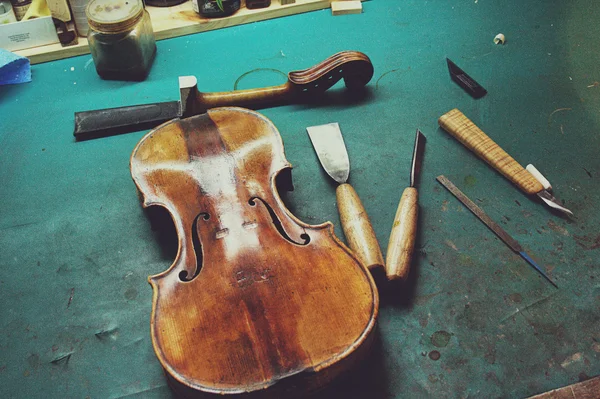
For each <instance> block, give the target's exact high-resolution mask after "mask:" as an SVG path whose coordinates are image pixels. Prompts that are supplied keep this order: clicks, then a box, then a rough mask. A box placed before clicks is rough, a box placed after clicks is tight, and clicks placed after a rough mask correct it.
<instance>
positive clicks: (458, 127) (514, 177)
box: [438, 109, 573, 215]
mask: <svg viewBox="0 0 600 399" xmlns="http://www.w3.org/2000/svg"><path fill="white" fill-rule="evenodd" d="M438 123H439V125H440V126H441V127H442V128H443V129H444V130H445V131H447V132H448V133H450V135H452V136H453V137H454V138H455V139H457V140H458V141H460V142H461V143H462V144H463V145H464V146H465V147H467V148H468V149H469V150H471V151H472V152H474V153H475V155H477V156H478V157H480V158H481V159H483V160H484V161H485V162H487V163H488V164H489V165H490V166H492V167H493V168H494V169H496V170H497V171H498V172H500V173H501V174H502V175H504V177H506V178H507V179H508V180H510V181H511V182H512V183H513V184H515V185H516V186H517V187H519V188H520V189H521V190H522V191H523V192H524V193H526V194H529V195H532V194H537V196H538V197H540V198H541V199H542V200H543V201H544V203H546V204H547V205H548V206H550V207H551V208H553V209H556V210H559V211H561V212H564V213H566V214H568V215H573V212H571V211H570V210H568V209H567V208H565V207H564V206H563V205H562V204H561V203H560V201H559V200H557V199H556V198H554V196H553V195H552V193H551V191H550V190H551V186H550V185H549V184H545V183H547V181H546V180H545V179H543V180H542V178H541V177H538V178H536V176H535V175H534V174H532V173H530V171H529V170H532V169H531V168H530V167H528V169H529V170H526V169H525V168H523V167H522V166H521V165H520V164H519V163H518V162H517V161H515V160H514V159H513V158H512V157H511V156H510V155H508V154H507V153H506V152H505V151H504V150H503V149H502V148H500V146H499V145H498V144H496V143H495V142H494V141H493V140H492V139H491V138H489V137H488V136H487V135H486V134H485V133H484V132H483V131H482V130H481V129H479V128H478V127H477V126H476V125H475V124H474V123H473V122H472V121H471V120H470V119H469V118H467V117H466V116H465V115H464V114H463V113H462V112H460V111H459V110H458V109H453V110H452V111H450V112H448V113H446V114H444V115H442V116H441V117H440V118H439V120H438ZM533 170H535V169H533ZM540 180H542V181H540ZM544 182H545V183H544Z"/></svg>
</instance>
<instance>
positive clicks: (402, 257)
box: [385, 187, 419, 280]
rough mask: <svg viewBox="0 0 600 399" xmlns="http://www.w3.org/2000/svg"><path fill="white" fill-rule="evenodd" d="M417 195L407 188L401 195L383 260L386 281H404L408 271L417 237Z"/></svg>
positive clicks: (414, 189)
mask: <svg viewBox="0 0 600 399" xmlns="http://www.w3.org/2000/svg"><path fill="white" fill-rule="evenodd" d="M418 200H419V193H418V192H417V189H416V188H414V187H408V188H406V189H405V190H404V192H403V193H402V198H400V203H399V204H398V210H397V211H396V217H394V224H393V225H392V232H391V234H390V241H389V243H388V249H387V254H386V258H385V274H386V276H387V278H388V280H406V279H407V277H408V272H409V271H410V263H411V261H412V256H413V252H414V249H415V239H416V236H417V219H418V214H419V204H418Z"/></svg>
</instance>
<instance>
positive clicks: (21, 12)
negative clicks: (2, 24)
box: [11, 0, 31, 21]
mask: <svg viewBox="0 0 600 399" xmlns="http://www.w3.org/2000/svg"><path fill="white" fill-rule="evenodd" d="M11 3H12V9H13V12H14V13H15V16H16V17H17V21H20V20H21V19H23V17H24V16H25V13H27V10H28V9H29V6H30V5H31V0H11Z"/></svg>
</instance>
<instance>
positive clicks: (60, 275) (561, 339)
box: [0, 0, 600, 398]
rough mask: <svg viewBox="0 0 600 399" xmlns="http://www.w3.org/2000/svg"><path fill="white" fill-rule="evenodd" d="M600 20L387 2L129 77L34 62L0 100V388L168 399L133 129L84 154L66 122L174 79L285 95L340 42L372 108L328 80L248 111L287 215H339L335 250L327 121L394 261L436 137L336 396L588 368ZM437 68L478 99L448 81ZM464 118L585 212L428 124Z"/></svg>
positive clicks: (591, 7) (564, 375)
mask: <svg viewBox="0 0 600 399" xmlns="http://www.w3.org/2000/svg"><path fill="white" fill-rule="evenodd" d="M550 3H551V4H550ZM598 20H600V8H599V7H598V5H597V4H596V1H595V0H577V1H570V2H558V1H555V2H546V1H514V0H511V1H504V2H492V1H488V0H481V1H467V0H465V1H456V0H454V1H446V2H434V1H429V2H426V1H421V0H419V1H417V0H404V1H391V0H390V1H384V0H378V1H372V2H367V3H364V13H363V14H362V15H348V16H341V17H332V16H331V15H330V11H329V10H324V11H318V12H311V13H307V14H303V15H297V16H292V17H286V18H281V19H277V20H272V21H266V22H260V23H256V24H251V25H245V26H239V27H235V28H227V29H223V30H219V31H213V32H207V33H202V34H197V35H191V36H184V37H180V38H176V39H171V40H164V41H160V42H158V44H157V45H158V53H157V58H156V60H155V62H154V66H153V68H152V70H151V73H150V76H149V77H148V79H147V80H146V81H145V82H140V83H131V82H114V81H112V82H111V81H102V80H100V79H99V78H98V76H97V75H96V72H95V70H94V66H93V63H92V61H91V57H90V56H89V55H86V56H80V57H76V58H71V59H66V60H62V61H56V62H51V63H46V64H41V65H35V66H33V67H32V71H33V82H31V83H28V84H24V85H18V86H10V87H6V86H5V87H1V88H0V102H1V106H0V107H1V109H2V122H1V124H0V204H1V209H2V210H1V211H0V303H1V304H2V306H0V397H3V398H10V397H28V398H33V397H44V398H46V397H56V398H84V397H91V398H121V397H128V398H135V397H139V398H169V397H170V396H171V393H170V391H169V388H168V387H167V386H166V382H165V379H164V377H163V374H162V371H161V367H160V365H159V363H158V361H157V359H156V357H155V356H154V353H153V349H152V345H151V342H150V335H149V317H150V310H151V295H152V292H151V288H150V286H149V285H148V283H147V276H148V275H151V274H156V273H159V272H161V271H163V270H165V269H166V268H168V266H169V265H170V263H171V262H172V260H173V256H174V253H173V250H172V248H171V247H169V245H167V244H165V243H164V242H163V240H162V238H161V236H160V234H158V233H157V232H155V231H152V230H151V227H150V224H149V221H148V219H147V218H146V216H145V215H144V213H143V211H142V208H141V207H140V204H139V202H138V198H137V195H136V190H135V187H134V185H133V182H132V180H131V177H130V172H129V163H128V162H129V156H130V154H131V151H132V150H133V148H134V146H135V144H136V143H137V142H138V141H139V140H140V138H141V137H142V136H143V135H144V134H145V133H146V132H138V133H133V134H127V135H122V136H114V137H110V138H104V139H99V140H92V141H87V142H81V143H76V142H74V140H73V137H72V130H73V112H74V111H81V110H88V109H98V108H106V107H117V106H124V105H132V104H140V103H148V102H157V101H169V100H176V99H177V98H178V89H177V76H180V75H196V76H197V77H198V82H199V88H200V90H202V91H223V90H231V89H233V87H234V82H236V81H237V88H250V87H257V86H262V85H265V84H280V83H282V82H283V81H284V79H285V78H284V74H285V73H287V72H289V71H292V70H298V69H303V68H306V67H309V66H312V65H313V64H315V63H316V62H319V61H321V60H323V59H325V58H326V57H328V56H329V55H331V54H333V53H335V52H337V51H341V50H358V51H363V52H364V53H366V54H367V55H369V57H370V58H371V60H372V62H373V64H374V66H375V75H374V77H373V80H372V81H371V82H370V84H369V86H368V92H367V95H366V96H365V97H364V98H362V99H361V100H359V101H355V100H353V101H350V100H348V99H347V98H346V97H345V96H344V93H345V91H344V88H343V85H342V84H341V83H340V84H338V86H336V87H335V88H334V90H333V91H332V93H330V95H329V96H328V97H327V98H326V99H324V100H323V101H320V102H319V103H318V104H314V105H312V106H301V105H290V106H284V107H278V108H270V109H265V110H263V111H261V112H262V113H263V114H264V115H266V116H267V117H268V118H270V119H271V120H272V121H273V122H274V123H275V125H276V126H277V127H278V129H279V131H280V132H281V135H282V137H283V141H284V144H285V148H286V155H287V158H288V160H289V161H290V162H291V163H292V165H293V166H294V170H293V177H294V183H295V191H293V192H291V193H289V194H288V195H286V196H285V200H286V202H287V204H288V206H289V208H290V209H291V210H292V212H293V213H294V214H295V215H297V216H298V217H299V218H300V219H301V220H303V221H305V222H308V223H312V224H318V223H321V222H324V221H326V220H330V221H332V222H333V223H334V224H335V230H336V233H337V234H338V236H340V237H343V236H342V232H341V229H340V227H339V218H338V215H337V209H336V203H335V185H334V184H332V182H331V181H330V180H328V178H327V176H326V175H325V173H324V172H323V171H322V170H321V166H320V165H319V162H318V160H317V158H316V155H315V154H314V151H313V148H312V146H311V144H310V141H309V138H308V135H307V134H306V131H305V128H306V127H307V126H313V125H318V124H323V123H328V122H339V123H340V126H341V128H342V131H343V134H344V138H345V141H346V145H347V148H348V152H349V156H350V163H351V173H350V181H351V182H352V183H353V185H354V187H355V188H356V190H357V192H358V193H359V195H360V196H361V197H362V200H363V202H364V205H365V207H366V209H367V212H368V213H369V215H370V217H371V221H372V223H373V226H374V229H375V232H376V234H377V237H378V239H379V241H380V243H381V247H382V250H383V251H384V253H385V250H386V248H387V241H388V237H389V232H390V230H391V222H392V219H393V217H394V214H395V211H396V207H397V204H398V200H399V198H400V194H401V192H402V190H403V189H404V188H405V187H406V186H407V185H408V184H409V180H408V179H409V167H410V159H411V155H412V145H413V140H414V132H415V129H416V128H420V129H421V130H422V131H423V133H424V134H425V135H426V136H427V144H426V150H425V158H424V164H423V171H422V176H421V179H420V186H419V192H420V206H421V208H420V223H419V229H420V230H419V237H418V243H417V245H418V254H417V256H416V259H415V263H414V266H413V271H412V274H411V277H410V279H409V282H408V283H407V284H406V285H405V286H403V287H396V288H395V289H394V290H388V292H386V293H385V295H383V296H382V305H381V310H380V316H379V332H378V335H379V340H378V342H377V345H376V346H375V348H374V349H373V353H372V356H371V357H370V358H369V359H368V360H367V361H366V362H365V365H364V367H363V368H362V369H361V370H359V372H358V376H355V377H354V378H351V379H349V380H345V381H344V382H343V383H340V384H338V385H336V386H334V387H333V388H332V389H331V392H330V393H329V397H356V398H361V397H381V398H404V397H406V398H413V397H414V398H422V397H435V398H443V397H448V398H454V397H457V398H458V397H486V398H492V397H525V396H529V395H533V394H537V393H540V392H544V391H547V390H550V389H553V388H557V387H560V386H564V385H567V384H571V383H574V382H577V381H580V380H584V379H587V378H588V377H592V376H595V375H598V374H600V312H599V304H600V285H599V284H600V275H599V273H598V270H599V263H598V259H599V257H600V231H599V229H598V226H599V224H600V217H599V216H598V215H599V213H598V210H597V206H598V203H600V201H599V199H600V198H599V196H600V185H599V184H598V178H599V177H600V158H599V157H598V150H599V148H600V136H599V135H598V129H599V127H600V112H599V110H600V83H598V82H600V69H598V65H599V64H600V51H599V50H600V42H598V40H597V38H598V36H599V34H600V26H599V25H598V23H597V21H598ZM500 32H501V33H504V34H505V36H506V44H505V45H503V46H501V45H495V44H494V43H493V38H494V36H495V35H496V34H497V33H500ZM446 57H448V58H450V59H452V60H453V61H454V62H456V63H457V64H458V65H459V66H460V67H461V68H463V69H464V70H465V71H467V72H468V73H469V74H470V75H471V76H472V77H474V78H475V79H476V80H478V81H479V82H480V83H481V84H482V85H483V86H484V87H485V88H486V89H487V90H488V94H487V96H485V97H484V98H482V99H479V100H474V99H472V98H471V97H469V96H468V95H467V94H466V93H465V92H464V91H462V89H460V88H459V87H458V86H457V85H456V84H454V83H452V82H451V81H450V79H449V75H448V71H447V68H446ZM455 107H456V108H459V109H460V110H461V111H463V112H464V113H465V114H466V115H467V116H469V117H470V118H471V119H472V120H473V121H474V122H475V123H476V124H478V125H479V126H480V127H481V128H482V129H483V130H484V131H485V132H486V133H488V134H489V135H490V136H491V137H492V138H493V139H494V140H495V141H496V142H498V143H499V144H500V145H501V146H502V147H503V148H504V149H505V150H506V151H507V152H508V153H510V154H511V155H512V156H513V157H514V158H516V159H517V160H518V161H519V162H521V163H522V164H527V163H534V164H535V165H536V167H537V168H538V169H539V170H540V171H542V173H544V175H545V176H546V177H547V178H548V179H549V180H550V181H551V182H552V184H553V187H554V192H555V194H556V196H557V197H558V198H560V199H561V200H563V201H564V202H565V204H566V205H567V207H568V208H570V209H571V210H572V211H573V212H574V213H575V215H576V218H575V219H573V220H569V219H566V218H563V217H561V216H559V215H556V214H553V213H551V212H550V211H549V210H548V209H547V208H546V207H545V206H544V205H542V204H541V203H540V202H538V201H536V200H535V199H532V198H529V197H527V196H525V195H524V194H522V193H521V192H520V191H519V190H518V189H517V188H516V187H515V186H513V185H511V184H510V183H509V182H508V181H506V180H505V179H504V178H503V177H502V176H500V175H499V174H498V173H496V172H495V171H493V170H492V169H491V168H489V167H488V166H487V165H485V164H484V163H483V162H482V161H480V160H479V159H477V158H476V157H475V156H473V155H472V154H471V153H470V152H469V151H468V150H466V149H465V148H464V147H463V146H462V145H461V144H460V143H458V142H457V141H456V140H455V139H453V138H452V137H450V136H449V135H448V134H447V133H445V132H443V131H442V130H441V129H440V128H439V127H438V126H437V118H438V117H439V116H441V115H442V114H443V113H445V112H447V111H449V110H450V109H452V108H455ZM440 174H444V175H446V176H447V177H448V178H449V179H450V180H452V181H453V182H454V183H455V184H456V185H457V186H458V187H459V188H461V189H462V190H463V191H464V192H465V194H467V195H468V196H469V197H470V198H472V199H473V200H474V201H476V202H477V204H478V205H479V206H481V207H482V208H483V209H484V210H485V211H486V212H487V213H488V214H489V215H490V216H491V217H492V218H493V219H495V220H496V221H497V222H499V223H500V224H501V225H502V227H503V228H504V229H505V230H506V231H507V232H508V233H509V234H511V235H512V236H513V237H514V238H515V239H517V240H518V241H519V242H520V243H521V244H522V245H523V247H524V248H525V249H526V251H527V252H528V253H529V254H530V255H531V256H532V257H533V258H534V259H535V260H536V261H537V262H538V263H539V264H540V265H542V267H544V268H545V270H547V271H548V273H549V274H550V275H551V277H552V279H553V280H554V281H556V283H557V284H558V286H559V289H555V288H554V287H552V286H551V285H550V284H548V283H547V282H546V281H545V280H543V279H542V278H541V277H540V276H539V275H538V274H537V273H536V272H535V271H534V270H533V269H532V268H531V267H530V266H529V265H528V264H527V263H525V262H524V261H523V260H522V259H521V258H520V257H519V256H518V255H517V254H515V253H513V252H511V251H510V249H508V248H507V247H506V246H505V245H504V244H503V243H502V242H501V241H500V240H498V239H497V238H496V237H495V236H494V235H493V234H492V233H491V232H490V231H488V230H487V229H486V227H485V226H484V225H483V224H481V223H480V222H479V221H478V220H477V219H476V218H475V217H474V216H473V215H472V214H470V213H469V211H468V210H467V209H466V208H464V207H463V206H462V205H461V204H460V203H459V202H458V201H457V200H456V199H455V198H454V197H452V195H451V194H450V193H449V192H447V191H446V190H445V189H444V188H443V187H441V186H440V185H439V184H438V183H437V182H436V181H435V177H436V176H438V175H440ZM315 278H319V276H315ZM324 306H326V304H324Z"/></svg>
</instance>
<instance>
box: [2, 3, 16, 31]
mask: <svg viewBox="0 0 600 399" xmlns="http://www.w3.org/2000/svg"><path fill="white" fill-rule="evenodd" d="M12 22H17V17H16V16H15V13H14V12H13V9H12V5H11V3H10V1H9V0H0V25H4V24H10V23H12Z"/></svg>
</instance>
